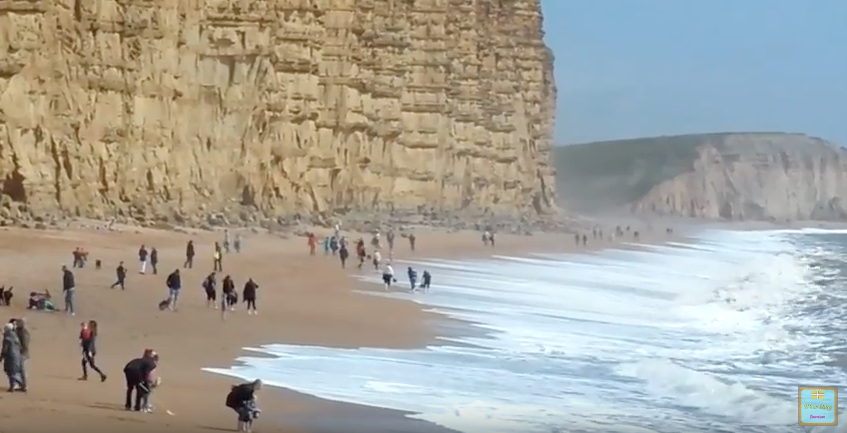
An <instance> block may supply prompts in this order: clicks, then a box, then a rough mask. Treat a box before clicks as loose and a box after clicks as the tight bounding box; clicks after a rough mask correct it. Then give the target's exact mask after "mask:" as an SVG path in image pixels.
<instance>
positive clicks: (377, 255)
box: [373, 251, 382, 271]
mask: <svg viewBox="0 0 847 433" xmlns="http://www.w3.org/2000/svg"><path fill="white" fill-rule="evenodd" d="M373 259H374V270H375V271H378V270H379V263H380V262H382V254H380V253H379V251H374V256H373Z"/></svg>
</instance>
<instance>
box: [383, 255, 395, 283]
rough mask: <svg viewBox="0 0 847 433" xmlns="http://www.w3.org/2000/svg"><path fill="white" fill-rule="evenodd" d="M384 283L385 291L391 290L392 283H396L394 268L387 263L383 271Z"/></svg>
mask: <svg viewBox="0 0 847 433" xmlns="http://www.w3.org/2000/svg"><path fill="white" fill-rule="evenodd" d="M382 282H383V284H385V290H388V289H390V288H391V283H393V282H394V268H392V267H391V263H390V262H389V263H386V264H385V268H384V269H383V270H382Z"/></svg>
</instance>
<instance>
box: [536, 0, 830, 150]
mask: <svg viewBox="0 0 847 433" xmlns="http://www.w3.org/2000/svg"><path fill="white" fill-rule="evenodd" d="M541 4H542V9H543V12H544V28H545V33H546V34H545V40H546V42H547V45H548V46H549V47H550V48H552V50H553V52H554V54H555V56H556V61H555V75H556V85H557V87H558V105H557V106H558V108H557V119H556V136H555V138H556V140H555V142H556V143H557V144H570V143H583V142H588V141H598V140H610V139H618V138H632V137H643V136H656V135H672V134H684V133H698V132H725V131H739V132H743V131H785V132H802V133H806V134H809V135H812V136H816V137H822V138H825V139H828V140H830V141H833V142H835V143H838V144H840V145H842V146H847V1H845V0H541Z"/></svg>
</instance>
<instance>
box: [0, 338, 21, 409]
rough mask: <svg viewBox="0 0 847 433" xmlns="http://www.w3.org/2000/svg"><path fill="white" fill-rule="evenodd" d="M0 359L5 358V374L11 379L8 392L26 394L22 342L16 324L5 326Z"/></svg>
mask: <svg viewBox="0 0 847 433" xmlns="http://www.w3.org/2000/svg"><path fill="white" fill-rule="evenodd" d="M0 357H2V358H3V372H4V373H6V377H7V378H8V379H9V389H7V391H8V392H14V391H21V392H26V384H25V383H24V382H23V380H21V372H22V370H21V365H22V363H23V358H22V356H21V340H20V339H19V338H18V334H17V333H15V324H14V323H7V324H5V325H4V326H3V347H2V350H0Z"/></svg>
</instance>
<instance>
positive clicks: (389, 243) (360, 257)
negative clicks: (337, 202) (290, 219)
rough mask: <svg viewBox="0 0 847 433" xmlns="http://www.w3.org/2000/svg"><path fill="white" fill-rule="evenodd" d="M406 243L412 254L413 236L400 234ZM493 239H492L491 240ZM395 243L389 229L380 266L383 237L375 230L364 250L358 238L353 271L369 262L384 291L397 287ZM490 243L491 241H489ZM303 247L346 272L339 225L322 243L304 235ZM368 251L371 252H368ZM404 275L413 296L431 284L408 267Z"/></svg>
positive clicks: (427, 274)
mask: <svg viewBox="0 0 847 433" xmlns="http://www.w3.org/2000/svg"><path fill="white" fill-rule="evenodd" d="M402 237H405V238H406V239H407V241H408V242H409V251H412V252H414V251H415V246H416V244H417V237H416V236H415V234H414V233H413V232H409V233H403V234H402ZM492 239H493V237H492ZM395 241H396V233H395V232H394V230H393V229H389V230H388V232H387V233H386V235H385V244H386V245H385V246H386V247H387V250H388V251H387V252H388V259H387V260H385V261H384V262H383V257H382V251H383V241H382V234H381V232H380V231H379V230H374V231H373V233H372V234H371V238H370V242H369V245H370V247H368V246H366V244H365V239H364V238H363V237H359V238H358V239H356V241H355V249H356V268H357V269H358V270H362V269H363V268H365V266H366V263H368V261H370V265H372V266H373V269H374V271H376V272H380V271H381V272H382V282H383V287H384V289H385V290H389V289H390V288H391V287H392V285H393V284H395V283H397V278H396V276H395V274H394V267H393V266H392V264H391V263H392V260H393V258H394V248H395ZM492 242H493V241H492ZM306 245H308V247H309V255H312V256H315V255H317V249H318V245H320V246H321V247H322V249H323V253H324V256H328V257H338V259H339V262H340V264H341V268H343V269H346V268H347V261H348V260H349V259H350V241H349V239H348V238H347V236H345V235H344V234H343V233H342V231H341V226H340V224H336V225H335V227H334V231H333V234H331V235H327V236H324V237H323V240H319V239H318V235H317V234H315V233H314V232H311V233H308V234H307V235H306ZM369 248H370V252H369V250H368V249H369ZM406 275H407V276H408V281H409V290H410V291H412V292H418V291H420V292H427V291H429V290H430V287H431V284H432V274H430V272H429V271H427V270H424V271H423V273H422V274H421V278H420V280H418V272H417V270H415V269H414V268H412V267H411V266H410V267H408V269H407V272H406Z"/></svg>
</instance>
